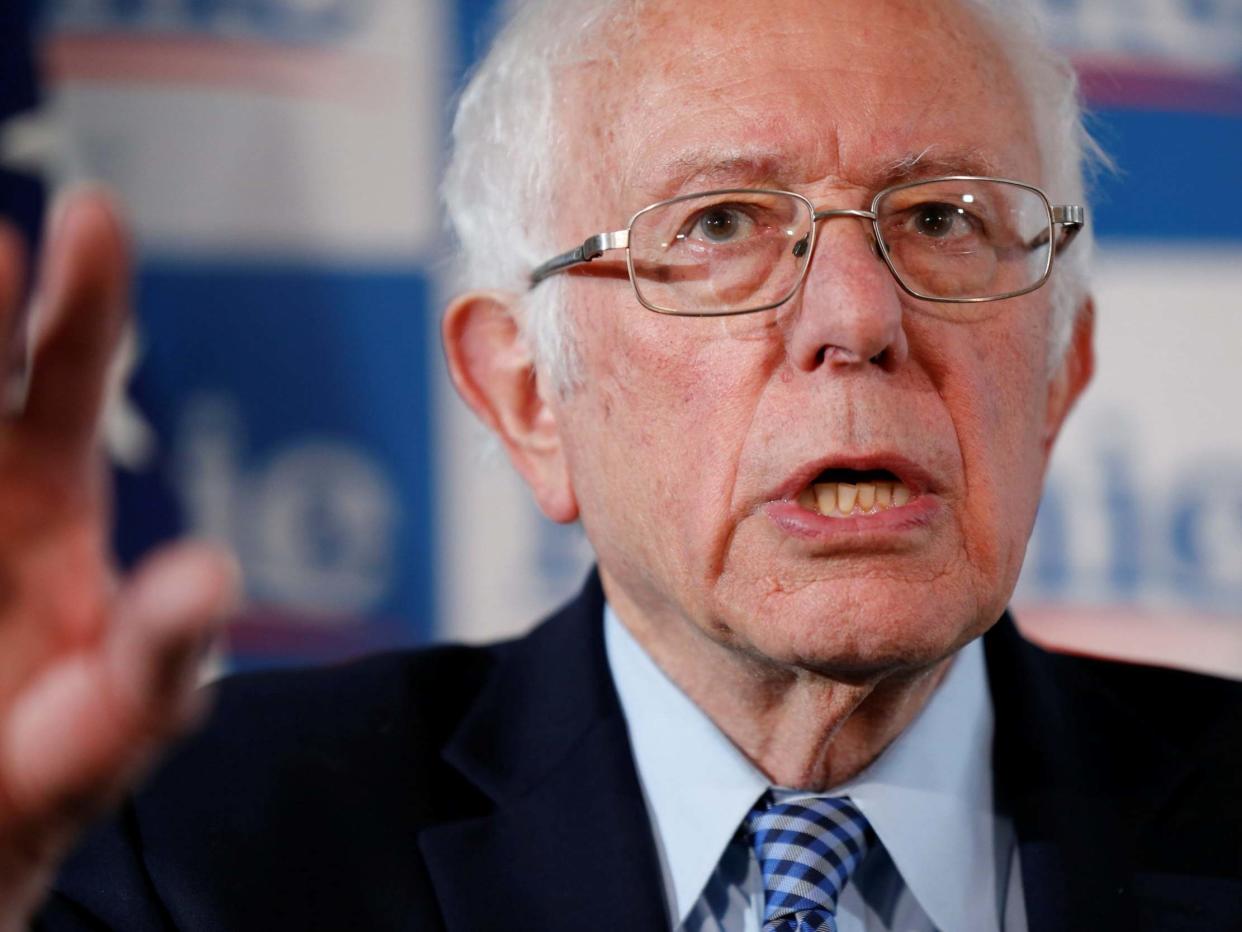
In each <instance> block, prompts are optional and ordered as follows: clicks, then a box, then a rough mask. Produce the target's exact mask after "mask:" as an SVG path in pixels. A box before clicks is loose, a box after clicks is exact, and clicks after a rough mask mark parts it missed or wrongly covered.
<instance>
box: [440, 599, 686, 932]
mask: <svg viewBox="0 0 1242 932" xmlns="http://www.w3.org/2000/svg"><path fill="white" fill-rule="evenodd" d="M603 605H604V601H603V592H602V590H601V588H600V585H599V581H598V579H597V578H595V577H594V576H593V577H592V578H591V580H590V581H589V582H588V583H587V586H586V588H585V589H584V591H583V593H582V594H581V595H580V596H579V598H578V599H577V600H576V601H575V602H573V603H571V604H570V605H569V606H568V607H567V608H566V609H564V610H563V611H562V612H561V613H560V614H558V615H557V616H555V617H554V618H552V619H551V620H550V621H548V622H547V623H545V624H544V625H542V626H541V627H540V628H539V629H537V630H536V631H535V632H534V633H532V634H531V635H530V636H529V637H527V638H525V639H523V640H521V641H517V642H514V644H513V645H511V646H509V647H507V648H505V649H504V652H503V653H502V656H501V658H500V660H499V661H498V663H497V667H496V669H495V672H494V675H493V676H492V677H491V679H490V681H489V683H488V685H487V686H486V687H485V689H484V690H483V692H482V693H481V694H480V697H479V699H478V701H477V702H476V704H475V706H474V708H473V709H472V710H471V712H470V713H469V715H468V716H467V717H466V719H465V720H464V721H463V723H462V725H461V727H460V728H459V729H458V731H457V733H456V734H455V735H454V737H453V739H452V741H451V742H450V744H449V745H448V747H447V749H446V752H445V757H446V759H447V760H448V762H449V763H450V764H452V765H453V766H454V767H456V768H457V769H458V770H459V771H460V772H461V774H462V775H463V776H464V777H465V778H466V779H467V780H469V781H470V782H471V783H473V784H474V785H475V786H476V787H478V788H479V789H480V790H481V791H482V792H483V793H484V794H485V795H486V796H487V797H488V798H489V800H490V801H491V803H492V808H491V810H490V811H488V812H487V813H486V814H484V815H481V816H479V817H477V818H470V819H466V820H463V821H458V822H452V823H448V824H444V825H440V826H436V827H434V828H431V829H428V830H426V831H424V832H423V833H422V834H421V835H420V838H419V845H420V847H421V849H422V851H423V853H424V855H425V857H426V860H427V864H428V868H429V871H430V873H431V878H432V882H433V884H434V886H435V890H436V894H437V897H438V898H439V901H440V906H441V911H442V914H443V916H444V921H445V926H446V928H447V929H448V930H449V932H488V930H497V932H499V930H502V929H503V930H506V932H510V930H524V929H529V930H531V932H535V930H539V932H557V930H565V932H569V930H575V932H577V930H581V929H592V930H599V932H603V930H617V932H622V930H624V932H642V930H648V929H650V930H655V929H666V928H667V927H668V922H669V920H668V916H667V909H666V907H665V901H664V893H663V886H662V881H661V879H660V874H659V869H658V866H657V859H656V853H655V845H654V841H653V839H652V835H651V828H650V824H649V820H648V815H647V810H646V807H645V804H644V802H643V798H642V793H641V790H640V788H639V784H638V777H637V775H636V773H635V770H634V764H633V759H632V755H631V751H630V744H629V739H628V735H627V733H626V726H625V720H624V717H623V715H622V713H621V708H620V704H619V702H618V700H617V698H616V695H615V692H614V690H613V686H612V678H611V674H610V672H609V669H608V663H607V658H606V656H605V652H604V644H603V634H602V620H603Z"/></svg>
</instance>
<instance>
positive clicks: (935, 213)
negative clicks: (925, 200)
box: [910, 204, 974, 239]
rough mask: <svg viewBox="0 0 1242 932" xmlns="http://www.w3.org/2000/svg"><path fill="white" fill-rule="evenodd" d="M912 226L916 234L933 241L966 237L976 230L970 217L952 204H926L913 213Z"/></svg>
mask: <svg viewBox="0 0 1242 932" xmlns="http://www.w3.org/2000/svg"><path fill="white" fill-rule="evenodd" d="M910 224H911V227H912V228H913V230H914V232H915V233H918V234H920V235H922V236H930V237H932V238H933V239H946V238H948V237H950V236H966V235H968V234H969V233H971V232H973V230H974V223H973V221H972V219H971V217H970V215H969V214H968V213H967V212H966V211H965V210H963V209H962V208H961V207H954V206H952V205H951V204H924V205H922V206H921V207H919V208H918V209H917V210H915V211H913V212H912V214H911V217H910Z"/></svg>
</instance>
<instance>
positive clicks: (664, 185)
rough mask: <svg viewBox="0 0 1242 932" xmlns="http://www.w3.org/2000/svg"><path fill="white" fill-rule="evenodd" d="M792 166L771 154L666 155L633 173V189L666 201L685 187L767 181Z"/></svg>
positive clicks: (736, 151)
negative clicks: (634, 175)
mask: <svg viewBox="0 0 1242 932" xmlns="http://www.w3.org/2000/svg"><path fill="white" fill-rule="evenodd" d="M795 167H796V166H795V165H793V164H792V163H791V161H790V159H789V157H788V155H787V154H778V153H776V152H774V151H772V152H769V151H743V150H740V149H734V150H732V151H730V150H728V149H724V150H722V149H720V148H712V149H692V150H687V151H682V152H675V153H670V154H669V156H668V157H667V158H663V159H660V160H658V161H657V162H656V163H655V164H654V165H648V166H645V167H644V169H643V170H642V171H641V172H639V173H636V177H635V183H636V185H635V186H636V187H638V188H640V189H642V190H643V191H645V192H647V193H650V194H653V195H656V196H661V197H667V196H669V195H671V194H673V193H674V192H676V191H677V190H679V189H681V188H684V187H685V186H687V185H690V184H693V185H694V186H695V187H711V186H712V185H715V184H722V183H726V184H727V183H735V182H746V183H750V182H753V181H756V180H761V181H765V182H766V181H769V180H774V179H775V178H777V177H778V176H781V175H787V174H789V173H790V170H791V169H792V168H795Z"/></svg>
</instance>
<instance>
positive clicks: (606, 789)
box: [36, 578, 1242, 932]
mask: <svg viewBox="0 0 1242 932" xmlns="http://www.w3.org/2000/svg"><path fill="white" fill-rule="evenodd" d="M602 610H603V594H602V592H601V590H600V587H599V583H598V581H597V580H595V579H594V578H593V579H592V580H591V581H590V582H589V583H588V585H587V587H586V589H585V590H584V592H583V593H582V595H580V596H579V597H578V599H577V600H576V601H574V602H573V603H571V604H570V605H569V606H567V607H566V608H565V609H563V610H562V611H561V612H560V613H559V614H557V615H556V616H554V617H553V618H551V619H550V620H549V621H547V622H545V623H544V624H543V625H541V626H540V627H539V628H537V629H536V630H535V631H534V632H533V633H532V634H530V635H528V636H527V637H525V638H522V639H520V640H516V641H512V642H508V643H503V644H498V645H493V646H489V647H435V648H431V649H427V650H421V651H415V652H409V653H401V654H391V655H384V656H379V657H375V658H373V659H369V660H364V661H361V662H358V663H354V664H351V665H349V666H344V667H338V668H334V669H323V670H317V671H305V672H284V673H269V674H260V675H251V676H243V677H238V678H236V679H234V680H232V681H231V682H229V683H227V684H226V685H225V686H224V687H223V688H222V689H221V690H220V696H219V702H218V705H217V711H216V712H215V714H214V717H213V718H212V720H211V722H210V724H209V725H208V727H207V728H206V730H205V731H204V732H203V733H202V734H200V735H199V736H197V737H196V738H194V739H193V740H192V741H189V742H188V743H186V744H185V745H183V746H182V747H181V748H180V749H179V750H178V751H177V752H176V753H174V755H173V756H172V757H171V759H170V760H169V761H168V762H167V763H166V765H164V766H163V768H162V770H161V771H160V772H159V774H158V775H157V776H156V778H155V779H154V780H153V781H152V782H151V783H150V784H149V786H148V787H147V788H146V789H145V790H144V791H143V792H142V793H141V794H140V795H139V796H138V797H137V798H136V799H134V800H131V801H130V802H128V803H127V804H126V805H125V806H124V808H123V809H122V810H121V811H120V813H119V815H117V816H116V818H115V819H113V820H111V821H109V822H108V823H106V824H105V825H103V826H101V827H100V828H99V829H98V830H96V831H95V832H93V833H92V834H91V835H90V836H89V837H88V838H87V840H86V841H85V842H84V844H83V845H82V847H81V848H80V850H79V851H78V852H77V853H76V854H75V855H74V856H73V857H72V858H71V860H70V861H69V862H68V863H67V864H66V866H65V869H64V871H63V873H62V875H61V877H60V879H59V881H58V883H57V887H56V892H55V893H54V895H53V897H52V899H51V901H50V902H49V904H48V906H47V908H46V910H45V911H44V913H43V914H42V915H41V917H40V919H39V921H38V924H37V926H36V927H37V928H39V929H45V930H83V929H113V930H122V932H155V930H172V929H178V930H184V932H200V930H202V932H207V930H210V932H252V930H253V932H260V930H261V932H273V930H298V932H308V930H333V932H339V930H437V932H438V930H448V932H489V930H497V932H499V930H504V932H517V930H530V932H556V930H564V932H581V930H588V929H589V930H592V932H605V930H615V932H646V930H658V929H667V928H668V925H669V920H668V917H667V914H666V907H665V905H664V899H663V893H662V888H661V879H660V875H659V872H658V868H657V861H656V854H655V850H654V844H653V841H652V836H651V830H650V826H649V823H648V818H647V813H646V810H645V808H644V804H643V800H642V796H641V794H640V791H639V785H638V779H637V776H636V774H635V770H634V764H633V761H632V758H631V752H630V745H629V741H628V737H627V732H626V725H625V721H624V719H623V717H622V714H621V710H620V707H619V705H618V701H617V697H616V695H615V693H614V690H613V686H612V681H611V677H610V675H609V671H608V666H607V660H606V657H605V653H604V646H603V637H602V624H601V618H602ZM985 646H986V654H987V661H988V671H989V679H990V682H991V689H992V693H993V698H994V702H995V708H996V722H997V742H996V747H995V761H994V764H995V769H996V786H997V790H998V794H999V796H1000V802H1001V804H1002V805H1003V806H1005V807H1006V808H1007V809H1008V811H1009V812H1010V813H1011V814H1012V816H1013V818H1014V820H1015V824H1016V827H1017V833H1018V838H1019V844H1020V845H1021V863H1022V872H1023V883H1024V889H1025V896H1026V903H1027V911H1028V916H1029V921H1030V928H1031V930H1032V932H1048V930H1060V929H1082V930H1091V932H1100V930H1111V929H1118V930H1121V929H1125V930H1127V932H1132V930H1143V929H1150V930H1161V932H1170V930H1173V932H1177V930H1203V932H1206V930H1212V932H1220V930H1230V929H1242V882H1240V879H1239V878H1242V776H1240V774H1242V738H1240V736H1242V687H1240V685H1239V684H1236V683H1232V682H1227V681H1224V680H1217V679H1212V678H1208V677H1200V676H1194V675H1191V674H1187V673H1181V672H1176V671H1170V670H1163V669H1155V668H1149V667H1140V666H1133V665H1123V664H1114V663H1105V662H1100V661H1097V660H1090V659H1085V658H1079V657H1070V656H1063V655H1057V654H1051V653H1047V652H1045V651H1042V650H1040V649H1038V648H1036V647H1034V646H1033V645H1031V644H1029V643H1027V642H1026V641H1024V640H1022V639H1021V638H1020V637H1019V635H1018V634H1017V632H1016V630H1015V628H1014V626H1013V624H1012V623H1011V622H1010V621H1009V619H1008V618H1005V619H1002V620H1001V622H1000V623H999V624H998V625H997V626H996V627H995V629H994V630H993V631H992V632H991V633H989V634H988V635H987V637H986V638H985ZM929 843H934V842H933V841H929ZM945 932H970V930H945Z"/></svg>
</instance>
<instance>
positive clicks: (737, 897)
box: [604, 607, 1026, 932]
mask: <svg viewBox="0 0 1242 932" xmlns="http://www.w3.org/2000/svg"><path fill="white" fill-rule="evenodd" d="M604 625H605V628H604V634H605V643H606V646H607V651H608V663H609V666H610V668H611V670H612V676H613V680H614V682H615V684H616V687H617V693H618V695H619V697H620V700H621V707H622V709H623V711H624V713H625V718H626V722H627V725H628V728H629V733H630V741H631V744H632V746H633V750H634V761H635V765H636V767H637V770H638V776H639V782H640V784H641V786H642V790H643V795H644V798H645V800H646V803H647V811H648V814H649V815H650V818H651V824H652V829H653V832H654V835H655V841H656V849H657V853H658V856H659V859H660V867H661V870H662V873H663V876H664V886H665V892H666V894H667V897H668V908H669V928H670V929H672V930H682V932H716V930H719V932H758V930H760V929H761V928H762V925H763V878H762V874H761V872H760V870H759V865H758V861H757V860H756V858H755V856H754V853H753V851H751V849H750V846H749V845H748V844H746V842H745V840H744V839H742V838H740V837H739V836H738V835H737V832H738V828H739V826H740V825H741V824H742V820H743V819H744V818H745V817H746V815H747V813H748V812H749V811H750V809H751V807H752V806H753V805H754V804H755V802H756V801H757V800H758V799H759V797H760V796H761V795H762V794H763V793H764V792H766V791H767V790H768V789H769V788H772V787H770V784H769V782H768V779H767V778H766V777H765V776H764V775H763V773H762V772H761V771H759V770H758V769H757V768H756V767H755V766H754V765H753V764H752V763H751V762H750V761H749V760H748V759H747V758H746V757H745V755H743V754H742V753H741V752H740V751H739V750H738V749H737V748H736V747H735V746H734V745H733V743H732V742H731V741H729V739H728V738H727V737H725V735H724V734H723V733H722V732H721V731H720V729H719V728H717V727H716V726H715V724H714V723H713V722H712V721H711V719H709V718H708V717H707V716H706V715H705V714H704V713H703V712H702V710H700V709H699V708H698V706H696V705H695V704H694V703H693V702H691V701H690V699H689V698H688V697H687V696H686V695H685V694H684V693H682V692H681V690H680V689H678V687H677V686H676V685H674V684H673V682H672V681H671V680H669V679H668V677H667V676H665V674H664V672H663V671H662V670H661V669H660V668H659V667H658V666H656V664H655V663H654V661H652V660H651V658H650V657H649V656H648V655H647V653H646V652H645V651H644V650H643V649H642V648H641V647H640V646H639V644H638V643H637V641H635V640H634V638H633V636H632V635H631V634H630V633H629V631H628V630H627V629H626V628H625V626H624V625H623V624H622V623H621V622H620V620H619V619H618V618H617V617H616V615H615V614H614V613H613V611H612V608H611V607H608V608H607V609H606V610H605V615H604ZM991 747H992V705H991V698H990V695H989V693H988V687H987V675H986V670H985V667H984V658H983V646H982V644H980V643H979V642H978V641H975V642H972V643H971V644H970V645H968V646H967V647H966V648H964V649H963V650H962V651H961V652H960V653H959V655H958V656H957V658H956V659H955V660H954V662H953V664H952V666H951V667H950V669H949V672H948V673H947V674H946V676H945V678H944V680H943V682H942V683H941V684H940V686H939V688H937V690H936V691H935V693H933V694H932V697H931V698H930V699H929V701H928V703H927V705H926V706H925V707H924V708H923V710H922V711H921V712H920V713H919V715H918V717H917V718H916V719H915V720H914V721H913V722H912V723H911V724H910V725H909V727H907V728H906V730H905V731H904V732H903V733H902V734H901V735H900V736H899V737H898V738H897V740H896V741H894V742H893V743H892V744H891V745H890V746H889V747H888V748H887V749H886V750H885V751H884V753H883V754H881V755H880V757H879V758H877V759H876V760H875V761H874V762H873V763H872V764H871V766H869V767H868V768H866V769H865V770H864V771H863V772H862V773H860V774H858V775H857V776H856V777H855V778H854V779H853V780H850V781H849V782H847V783H845V784H843V785H841V786H838V787H834V788H833V789H832V790H831V791H830V792H829V793H827V794H824V795H831V796H849V797H850V798H851V799H852V800H853V801H854V804H855V805H856V806H857V807H858V808H859V809H860V810H861V811H862V813H863V814H864V815H865V816H866V817H867V819H868V821H869V822H870V823H871V825H872V827H873V828H874V829H875V831H876V834H877V836H878V837H879V839H880V842H881V843H882V844H881V845H880V846H877V847H876V848H875V849H873V850H872V852H871V854H869V855H868V857H867V859H866V860H865V861H864V862H863V864H862V866H861V867H860V868H859V869H858V871H857V872H856V873H855V875H854V877H853V879H852V880H851V881H850V883H849V884H848V885H847V886H846V888H845V890H844V891H843V892H842V894H841V898H840V901H839V903H838V905H837V924H838V928H839V930H840V932H864V930H865V932H898V930H900V932H932V930H941V932H1026V916H1025V911H1024V907H1023V901H1022V885H1021V872H1020V870H1019V869H1018V861H1017V846H1016V845H1015V843H1014V836H1013V829H1012V825H1011V824H1010V822H1009V820H1008V819H1007V818H1005V817H1003V816H1000V815H998V814H997V813H995V812H994V811H993V806H992V770H991V764H990V761H991ZM772 789H773V792H774V794H775V796H776V798H777V799H778V800H779V801H787V800H791V799H797V798H798V797H799V796H807V795H811V794H807V793H799V792H797V791H793V790H786V789H782V788H779V787H776V788H772Z"/></svg>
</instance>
